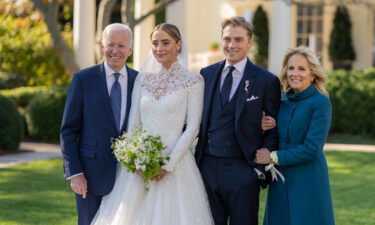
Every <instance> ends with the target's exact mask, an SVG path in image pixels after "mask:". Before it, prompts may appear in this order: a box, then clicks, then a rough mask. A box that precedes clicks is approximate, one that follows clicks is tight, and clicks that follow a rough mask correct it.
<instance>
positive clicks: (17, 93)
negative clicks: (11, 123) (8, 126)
mask: <svg viewBox="0 0 375 225" xmlns="http://www.w3.org/2000/svg"><path fill="white" fill-rule="evenodd" d="M49 89H51V87H47V86H36V87H19V88H14V89H7V90H1V91H0V93H1V94H3V95H5V96H7V97H9V98H11V99H13V100H14V101H15V102H16V103H17V105H18V106H19V107H26V106H27V104H29V102H30V100H31V99H32V98H33V97H34V96H35V95H37V94H39V93H41V92H46V91H48V90H49Z"/></svg>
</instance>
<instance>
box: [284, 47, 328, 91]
mask: <svg viewBox="0 0 375 225" xmlns="http://www.w3.org/2000/svg"><path fill="white" fill-rule="evenodd" d="M296 54H298V55H301V56H303V57H305V59H306V60H307V62H308V63H309V69H310V71H311V73H312V74H313V75H314V79H313V81H312V84H313V85H314V86H315V88H316V89H317V90H318V91H319V92H320V93H322V94H323V95H326V96H328V92H327V90H326V88H325V83H326V81H327V74H326V73H325V72H324V70H323V68H322V65H321V64H320V62H319V59H318V57H317V56H316V55H315V54H314V53H313V52H312V51H311V50H310V49H309V48H307V47H304V46H300V47H297V48H291V49H289V50H288V52H287V53H286V55H285V56H284V60H283V64H282V71H281V75H280V79H281V83H282V84H283V86H284V90H285V91H288V90H290V89H291V87H290V85H289V83H288V78H287V72H288V61H289V59H290V57H292V56H293V55H296Z"/></svg>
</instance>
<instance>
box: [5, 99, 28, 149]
mask: <svg viewBox="0 0 375 225" xmlns="http://www.w3.org/2000/svg"><path fill="white" fill-rule="evenodd" d="M0 126H1V128H0V149H5V150H17V149H18V147H19V145H20V142H21V139H22V136H23V121H22V118H21V115H20V113H19V112H18V110H17V105H16V103H15V102H14V101H13V100H12V99H10V98H8V97H6V96H3V95H0Z"/></svg>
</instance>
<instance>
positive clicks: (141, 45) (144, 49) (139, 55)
mask: <svg viewBox="0 0 375 225" xmlns="http://www.w3.org/2000/svg"><path fill="white" fill-rule="evenodd" d="M153 6H154V0H135V17H136V18H137V17H139V16H141V15H142V14H144V13H145V12H147V11H148V10H150V9H152V7H153ZM154 26H155V17H154V16H149V17H148V18H147V19H145V20H143V21H142V22H141V23H140V24H138V25H137V26H135V28H134V49H133V66H134V69H136V70H139V68H140V67H141V66H142V63H143V61H144V60H145V58H146V56H147V54H148V53H149V51H150V49H151V41H150V33H151V32H152V29H154Z"/></svg>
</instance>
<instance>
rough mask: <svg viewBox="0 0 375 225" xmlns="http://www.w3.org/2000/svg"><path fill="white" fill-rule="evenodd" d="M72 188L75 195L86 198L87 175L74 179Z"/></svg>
mask: <svg viewBox="0 0 375 225" xmlns="http://www.w3.org/2000/svg"><path fill="white" fill-rule="evenodd" d="M70 187H71V188H72V190H73V191H74V192H75V193H77V194H79V195H82V198H86V193H87V181H86V178H85V175H83V174H80V175H77V176H75V177H72V179H71V180H70Z"/></svg>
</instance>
